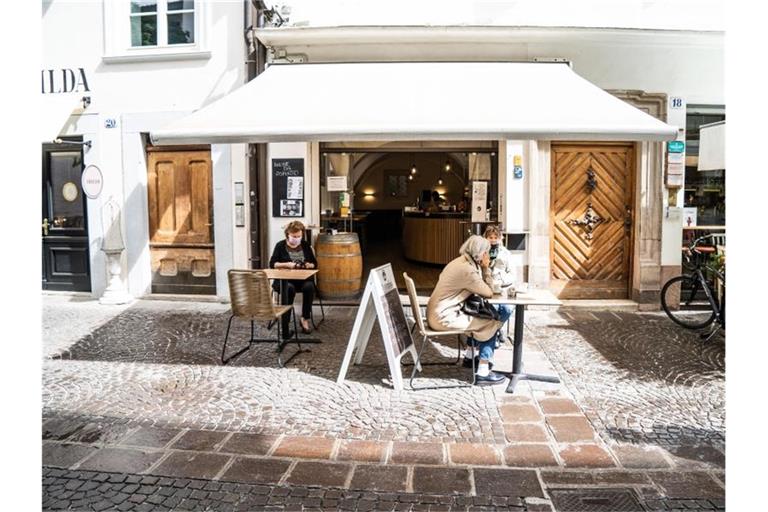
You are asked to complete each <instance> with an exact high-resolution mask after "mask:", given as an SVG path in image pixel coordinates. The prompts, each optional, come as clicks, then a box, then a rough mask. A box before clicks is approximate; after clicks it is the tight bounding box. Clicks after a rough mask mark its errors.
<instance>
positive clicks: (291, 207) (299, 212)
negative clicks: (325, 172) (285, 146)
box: [272, 158, 304, 217]
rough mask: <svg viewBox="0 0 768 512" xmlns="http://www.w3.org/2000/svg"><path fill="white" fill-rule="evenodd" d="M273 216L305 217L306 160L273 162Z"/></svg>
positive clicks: (282, 159)
mask: <svg viewBox="0 0 768 512" xmlns="http://www.w3.org/2000/svg"><path fill="white" fill-rule="evenodd" d="M272 216H273V217H303V216H304V159H303V158H275V159H273V160H272Z"/></svg>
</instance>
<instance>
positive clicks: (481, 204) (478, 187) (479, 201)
mask: <svg viewBox="0 0 768 512" xmlns="http://www.w3.org/2000/svg"><path fill="white" fill-rule="evenodd" d="M487 199H488V183H487V182H485V181H473V182H472V222H483V221H484V220H485V212H486V201H487Z"/></svg>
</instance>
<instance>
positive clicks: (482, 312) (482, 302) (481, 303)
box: [461, 293, 501, 320]
mask: <svg viewBox="0 0 768 512" xmlns="http://www.w3.org/2000/svg"><path fill="white" fill-rule="evenodd" d="M461 312H462V313H464V314H465V315H469V316H474V317H477V318H482V319H484V320H499V319H500V318H501V315H500V314H499V310H498V309H496V308H495V307H494V306H493V304H491V303H490V302H488V299H486V298H484V297H481V296H479V295H477V294H476V293H473V294H472V295H470V296H469V297H467V298H466V300H465V301H464V302H463V303H462V305H461Z"/></svg>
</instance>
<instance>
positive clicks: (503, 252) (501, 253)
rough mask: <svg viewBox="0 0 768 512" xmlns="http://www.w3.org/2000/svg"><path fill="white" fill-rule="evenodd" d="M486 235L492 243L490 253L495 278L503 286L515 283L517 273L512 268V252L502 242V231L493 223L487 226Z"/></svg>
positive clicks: (491, 267) (492, 272)
mask: <svg viewBox="0 0 768 512" xmlns="http://www.w3.org/2000/svg"><path fill="white" fill-rule="evenodd" d="M484 236H485V238H486V240H488V241H489V242H490V243H491V250H490V251H489V253H490V257H491V265H490V269H491V274H492V275H493V280H494V281H495V282H497V283H498V284H500V285H501V286H503V287H506V286H510V285H512V284H514V282H515V274H514V271H513V268H512V261H511V254H510V252H509V250H508V249H507V248H506V247H504V244H503V243H501V231H499V228H498V227H497V226H494V225H492V224H491V225H489V226H488V227H486V228H485V234H484Z"/></svg>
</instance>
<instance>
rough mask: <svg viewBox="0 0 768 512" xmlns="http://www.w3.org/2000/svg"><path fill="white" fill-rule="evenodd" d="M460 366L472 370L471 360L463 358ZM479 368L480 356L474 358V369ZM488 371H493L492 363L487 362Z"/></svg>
mask: <svg viewBox="0 0 768 512" xmlns="http://www.w3.org/2000/svg"><path fill="white" fill-rule="evenodd" d="M461 366H463V367H464V368H472V359H470V358H468V357H465V358H464V360H463V361H462V362H461ZM478 366H480V356H475V368H477V367H478ZM488 369H489V370H493V363H492V362H490V361H488Z"/></svg>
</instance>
